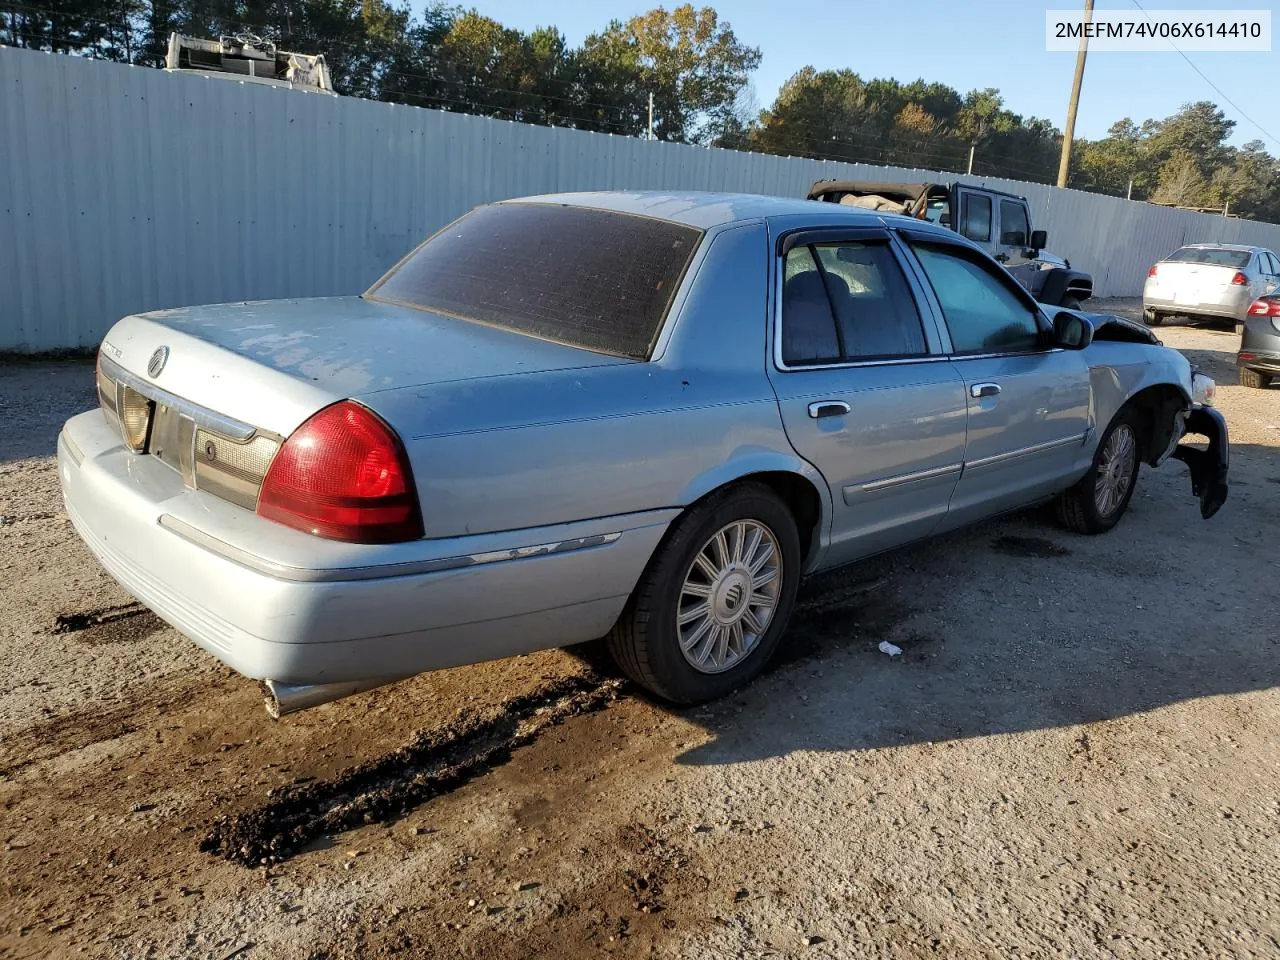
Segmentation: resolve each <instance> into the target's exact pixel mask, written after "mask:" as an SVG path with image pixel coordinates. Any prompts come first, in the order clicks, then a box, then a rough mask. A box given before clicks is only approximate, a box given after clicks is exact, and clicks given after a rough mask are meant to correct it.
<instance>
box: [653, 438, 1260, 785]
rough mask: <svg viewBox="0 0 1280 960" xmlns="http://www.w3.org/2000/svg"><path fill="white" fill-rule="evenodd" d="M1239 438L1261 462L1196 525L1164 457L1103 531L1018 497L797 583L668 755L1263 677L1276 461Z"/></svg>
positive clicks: (1100, 711) (953, 736)
mask: <svg viewBox="0 0 1280 960" xmlns="http://www.w3.org/2000/svg"><path fill="white" fill-rule="evenodd" d="M1239 452H1240V454H1241V459H1244V458H1245V457H1248V456H1250V455H1252V456H1259V455H1262V454H1265V456H1266V458H1267V459H1266V460H1265V461H1263V465H1264V467H1265V468H1269V471H1270V472H1269V473H1268V472H1267V469H1264V470H1263V471H1262V474H1263V475H1261V476H1258V475H1256V474H1257V471H1251V474H1252V475H1251V476H1250V478H1249V479H1247V480H1245V479H1241V480H1240V481H1239V484H1240V485H1239V486H1238V487H1237V488H1236V490H1235V492H1234V502H1232V501H1228V505H1227V507H1226V508H1224V510H1223V512H1222V514H1220V515H1219V517H1218V518H1215V519H1214V520H1211V521H1208V522H1205V521H1203V520H1201V519H1200V517H1199V514H1198V511H1197V510H1195V509H1194V501H1191V500H1190V497H1189V495H1188V494H1189V490H1185V489H1184V485H1185V484H1186V473H1185V469H1184V468H1182V467H1181V465H1179V464H1173V465H1169V466H1167V467H1166V468H1162V470H1161V471H1158V473H1160V474H1166V475H1165V476H1162V477H1161V482H1159V483H1158V484H1152V485H1153V486H1157V487H1158V489H1157V490H1155V491H1150V496H1149V499H1145V500H1135V504H1134V507H1133V508H1132V509H1131V512H1130V515H1129V516H1127V517H1126V518H1125V521H1124V522H1123V523H1122V525H1121V526H1120V527H1119V528H1117V529H1116V530H1115V531H1113V532H1112V533H1110V534H1108V535H1105V536H1102V537H1083V536H1076V535H1073V534H1070V533H1067V532H1065V531H1063V530H1061V529H1059V528H1055V527H1054V526H1053V525H1051V524H1050V523H1048V522H1046V520H1047V518H1046V517H1045V516H1044V511H1034V512H1031V513H1027V514H1022V515H1018V516H1014V517H1010V518H1005V519H1001V520H997V521H993V522H989V523H985V524H982V525H980V526H977V527H974V528H971V529H969V530H967V531H960V532H957V533H954V534H951V535H948V536H945V537H942V538H939V539H937V540H934V541H930V542H926V543H922V544H918V545H915V546H913V547H908V548H905V549H903V550H900V551H897V552H896V553H892V554H888V555H885V556H883V557H880V558H875V559H872V560H869V561H866V562H864V563H861V564H857V565H854V566H851V567H848V568H845V569H842V570H837V571H832V572H830V573H827V574H823V575H821V576H819V577H815V578H813V579H812V580H810V581H809V582H807V583H806V584H805V585H804V586H803V587H802V589H801V596H800V599H799V602H798V606H797V611H796V614H795V616H794V618H793V620H792V625H791V628H790V630H789V631H788V634H787V635H786V636H785V637H784V641H783V647H782V648H781V649H780V652H779V655H778V657H777V658H776V659H775V661H774V663H772V664H771V665H770V667H769V668H768V669H767V671H766V673H765V675H764V676H763V677H761V678H760V679H759V680H757V681H756V682H755V683H753V684H751V685H750V686H748V687H746V688H745V689H743V690H741V691H739V692H738V693H737V694H736V695H734V696H732V697H730V698H727V699H726V700H722V701H720V702H718V703H714V704H710V705H708V706H706V707H702V708H694V709H686V710H678V711H676V712H677V714H678V715H679V716H681V717H682V718H684V719H686V720H688V721H690V722H692V723H694V724H697V725H698V726H700V727H702V728H704V729H705V730H706V731H707V733H708V734H710V735H711V737H712V739H711V741H710V742H708V743H705V744H703V745H701V746H697V747H694V748H692V749H689V750H687V751H685V752H684V753H682V754H681V755H679V756H678V757H677V758H676V762H677V763H678V764H682V765H709V764H728V763H740V762H743V761H750V760H756V759H763V758H768V757H777V756H784V755H787V754H790V753H793V752H796V751H861V750H875V749H882V748H889V747H898V746H904V745H908V744H918V743H930V742H940V741H948V740H957V739H967V738H971V737H991V736H998V735H1001V734H1013V733H1023V732H1027V731H1035V730H1046V729H1051V728H1060V727H1065V726H1074V725H1082V724H1090V723H1094V722H1097V721H1103V720H1110V719H1113V718H1119V717H1125V716H1131V715H1134V714H1140V713H1145V712H1148V711H1153V710H1158V709H1160V708H1161V707H1165V706H1168V705H1171V704H1175V703H1179V702H1182V701H1187V700H1194V699H1197V698H1202V697H1213V696H1219V695H1234V694H1245V693H1248V692H1250V691H1257V690H1265V689H1269V688H1272V687H1276V686H1280V636H1278V635H1277V633H1276V631H1275V628H1274V624H1275V623H1276V621H1277V619H1280V602H1277V601H1276V600H1275V599H1274V594H1273V593H1272V592H1271V591H1270V590H1268V589H1266V581H1267V580H1268V579H1269V578H1270V574H1271V573H1274V572H1275V570H1276V566H1277V564H1276V562H1275V561H1274V560H1273V559H1272V554H1271V551H1270V549H1269V547H1268V546H1267V543H1266V541H1265V539H1264V538H1263V537H1262V536H1261V535H1260V534H1259V533H1258V530H1259V527H1257V526H1255V523H1261V524H1262V525H1263V527H1264V528H1265V526H1267V525H1271V524H1275V523H1277V522H1280V502H1277V501H1280V497H1277V494H1280V489H1277V487H1280V462H1276V459H1275V453H1276V451H1275V450H1274V449H1273V448H1268V447H1243V448H1242V449H1241V450H1240V451H1239ZM1155 473H1157V472H1156V471H1145V472H1144V474H1143V479H1142V481H1140V488H1141V484H1142V483H1150V479H1151V478H1152V477H1153V475H1154V474H1155ZM1167 474H1176V475H1175V476H1168V475H1167ZM1246 491H1248V492H1247V493H1246ZM1273 491H1274V492H1273ZM1175 497H1178V498H1182V499H1181V501H1180V502H1179V504H1178V508H1177V509H1176V510H1171V509H1170V507H1171V501H1172V500H1173V499H1174V498H1175ZM1188 501H1190V502H1189V503H1188ZM1273 502H1274V505H1272V503H1273ZM1171 512H1172V513H1174V514H1176V517H1177V519H1176V520H1174V521H1173V522H1170V521H1169V520H1168V519H1167V515H1168V514H1169V513H1171ZM1162 514H1164V515H1166V519H1165V520H1164V521H1163V522H1160V516H1161V515H1162ZM1155 523H1159V527H1158V529H1155V528H1153V525H1154V524H1155ZM1269 572H1270V573H1269ZM885 639H887V640H889V641H890V642H892V643H893V644H896V645H897V646H899V647H900V648H901V649H902V654H901V655H900V656H895V657H890V656H888V655H886V654H885V653H882V652H881V651H880V650H879V643H880V641H881V640H885ZM662 708H663V709H671V708H669V707H665V706H664V707H662ZM995 748H996V749H998V747H995Z"/></svg>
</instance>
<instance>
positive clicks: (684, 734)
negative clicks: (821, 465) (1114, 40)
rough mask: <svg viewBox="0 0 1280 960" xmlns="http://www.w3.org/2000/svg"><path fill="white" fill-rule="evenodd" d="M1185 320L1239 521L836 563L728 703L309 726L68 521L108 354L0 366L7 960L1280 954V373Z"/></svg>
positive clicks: (1007, 533)
mask: <svg viewBox="0 0 1280 960" xmlns="http://www.w3.org/2000/svg"><path fill="white" fill-rule="evenodd" d="M1110 306H1111V307H1113V308H1115V307H1116V306H1117V305H1116V304H1111V305H1110ZM1118 306H1119V307H1121V308H1123V309H1124V310H1126V311H1132V307H1133V305H1132V303H1124V304H1119V305H1118ZM1160 335H1161V336H1162V337H1163V338H1164V339H1165V341H1166V342H1167V343H1168V344H1170V345H1171V346H1174V347H1177V348H1179V349H1181V350H1184V351H1185V352H1186V353H1187V354H1188V355H1189V356H1190V357H1191V358H1192V359H1193V361H1194V362H1196V363H1198V364H1200V365H1201V367H1202V368H1203V369H1204V370H1205V372H1207V373H1209V374H1210V375H1211V376H1214V377H1215V378H1216V379H1217V381H1218V383H1219V385H1220V386H1219V391H1218V405H1219V407H1220V408H1221V409H1222V410H1223V412H1224V413H1225V414H1226V416H1227V419H1228V421H1229V423H1230V427H1231V430H1232V440H1233V443H1234V446H1233V452H1232V457H1233V460H1232V467H1231V470H1232V477H1231V497H1230V499H1229V500H1228V502H1227V505H1226V507H1225V508H1224V509H1223V510H1222V512H1221V514H1220V515H1219V516H1218V517H1216V518H1215V519H1213V520H1211V521H1209V522H1204V521H1202V520H1201V519H1200V517H1199V513H1198V510H1197V505H1196V502H1195V500H1194V499H1193V498H1192V497H1191V495H1190V484H1189V481H1188V479H1187V472H1186V467H1185V466H1184V465H1182V464H1180V463H1177V462H1170V463H1169V464H1167V465H1165V466H1164V467H1163V468H1161V469H1160V470H1150V469H1144V471H1143V474H1142V476H1141V479H1140V480H1139V486H1138V491H1137V494H1136V495H1135V497H1134V500H1133V504H1132V507H1131V509H1130V512H1129V514H1128V516H1127V517H1126V518H1125V520H1124V521H1123V522H1122V524H1121V525H1120V526H1119V527H1118V528H1117V529H1116V530H1115V531H1113V532H1112V533H1111V534H1109V535H1106V536H1102V537H1095V538H1087V537H1078V536H1073V535H1070V534H1067V533H1065V532H1063V531H1062V530H1060V529H1058V528H1055V527H1054V526H1052V525H1051V524H1048V523H1047V522H1045V521H1044V519H1043V518H1042V516H1040V515H1039V514H1028V515H1022V516H1017V517H1012V518H1006V519H1002V520H999V521H996V522H992V523H988V524H985V525H983V526H980V527H976V528H973V529H970V530H967V531H964V532H961V533H958V534H955V535H952V536H948V537H946V538H944V539H942V540H938V541H933V542H930V543H927V544H923V545H919V546H916V547H912V548H908V549H905V550H902V551H898V552H896V553H893V554H891V555H887V556H884V557H881V558H878V559H876V560H873V561H870V562H867V563H863V564H861V565H858V566H854V567H852V568H849V569H846V570H842V571H838V572H835V573H832V574H828V575H824V576H822V577H820V578H817V579H815V580H813V581H812V582H810V583H808V584H807V585H806V586H805V587H804V588H803V590H802V595H801V604H800V608H799V609H798V611H797V616H796V619H795V621H794V624H793V627H792V630H791V632H790V634H789V635H788V637H787V640H786V641H785V648H784V650H783V653H782V655H781V656H780V658H779V662H778V663H776V664H775V665H774V666H773V667H772V669H771V670H770V671H769V673H768V674H767V675H766V676H765V677H763V678H762V679H761V680H759V681H758V682H756V683H755V684H753V685H752V686H750V687H749V688H747V689H745V690H743V691H741V692H740V693H739V694H738V695H736V696H734V697H731V698H730V699H728V700H725V701H722V702H720V703H717V704H714V705H712V706H710V707H706V708H701V709H696V710H673V709H670V708H668V707H665V706H663V705H660V704H657V703H655V702H653V701H651V700H649V699H647V698H645V697H644V696H642V695H641V694H639V693H638V692H637V691H636V690H635V689H634V688H633V687H631V686H629V685H627V684H625V683H622V682H621V681H619V680H618V679H617V678H616V675H615V674H613V673H612V672H611V670H610V668H609V666H608V664H607V661H604V660H602V659H601V657H600V655H599V651H597V650H595V649H593V648H591V647H588V648H585V649H581V650H578V651H574V652H565V651H552V652H547V653H543V654H538V655H534V656H528V657H523V658H519V659H514V660H508V661H503V662H499V663H494V664H487V665H482V666H476V667H468V668H462V669H457V670H451V671H447V672H443V673H439V674H434V675H428V676H423V677H419V678H417V679H414V680H411V681H407V682H404V683H401V684H398V685H396V686H394V687H390V688H385V689H382V690H379V691H376V692H373V693H370V694H367V695H364V696H360V697H356V698H353V699H350V700H347V701H344V702H340V703H336V704H330V705H326V706H324V707H320V708H318V709H315V710H312V711H308V712H304V713H302V714H298V715H294V716H289V717H286V718H285V719H284V720H281V721H276V722H273V721H271V720H269V718H268V717H267V716H266V713H265V712H264V711H263V709H262V703H261V699H260V695H259V692H258V690H257V689H256V687H255V685H254V684H252V683H250V682H247V681H244V680H242V679H240V678H238V677H236V676H235V675H233V674H231V673H230V672H229V671H228V670H226V669H224V668H223V667H221V666H220V665H219V664H217V662H216V661H214V660H213V659H212V658H210V657H209V656H207V655H205V654H204V653H202V652H200V651H198V650H197V648H196V647H195V646H194V645H193V644H191V643H190V642H189V641H187V640H185V639H184V638H183V637H182V636H180V635H179V634H177V633H176V632H174V631H173V630H172V629H170V628H168V627H167V626H165V625H164V624H163V623H161V622H160V621H159V620H157V619H156V618H155V617H153V616H152V615H151V614H150V613H148V612H147V611H145V610H144V609H142V608H140V607H138V606H137V605H135V604H134V603H133V602H132V600H131V598H130V597H129V596H128V595H126V594H125V593H124V591H122V590H121V589H120V588H119V587H117V586H116V585H115V584H114V583H113V582H112V581H111V580H110V579H109V578H108V577H107V575H106V574H105V573H103V572H102V571H101V570H100V569H99V567H98V565H97V563H96V562H95V561H94V560H93V558H92V557H91V556H90V554H89V553H88V551H87V550H86V549H85V548H84V547H83V546H81V544H80V542H79V540H78V539H77V538H76V536H75V535H74V532H73V531H72V529H71V526H70V524H69V523H68V521H67V519H66V517H65V515H64V514H63V512H62V505H61V502H60V499H59V493H58V484H57V477H56V472H55V467H54V460H53V456H52V455H53V451H54V441H55V437H56V433H57V429H58V427H59V425H60V424H61V422H62V420H63V419H65V418H66V417H67V416H68V415H70V414H72V413H74V412H76V411H78V410H80V409H84V408H87V407H89V406H91V405H92V404H93V402H94V396H93V391H92V385H91V383H92V373H91V368H90V367H89V366H88V365H86V364H72V363H67V364H10V365H6V366H0V571H2V573H0V577H2V579H0V583H3V591H2V593H0V842H2V843H3V850H2V851H0V956H3V957H14V958H17V957H79V956H92V957H112V958H116V957H120V958H126V957H127V958H135V957H136V958H143V957H166V958H167V957H183V958H186V957H198V958H213V960H229V958H232V957H244V958H255V957H261V958H314V960H320V958H333V960H336V958H348V957H352V958H353V957H385V956H393V955H394V956H404V957H442V958H443V957H448V958H452V957H483V958H485V960H502V958H517V957H520V958H523V957H542V956H548V957H560V958H577V957H596V956H617V957H696V958H701V957H750V958H755V957H806V958H808V957H813V958H818V957H895V958H912V957H965V958H968V957H1009V956H1020V957H1112V956H1114V957H1197V958H1201V957H1277V956H1280V840H1278V839H1277V837H1278V836H1280V742H1278V738H1277V733H1278V732H1280V690H1278V688H1277V685H1278V684H1280V640H1278V639H1277V638H1278V636H1280V634H1278V633H1277V623H1278V622H1280V602H1277V599H1276V597H1277V590H1276V584H1277V580H1278V574H1280V569H1278V561H1277V553H1276V551H1275V548H1274V544H1273V543H1272V542H1271V540H1270V537H1269V536H1268V533H1267V531H1268V530H1275V529H1278V528H1280V487H1278V486H1277V485H1278V484H1280V390H1276V389H1273V390H1269V391H1246V390H1244V389H1242V388H1240V387H1238V386H1235V369H1234V364H1233V359H1234V351H1235V347H1236V343H1237V341H1236V339H1235V337H1234V336H1233V335H1232V334H1230V333H1224V332H1218V331H1213V330H1206V329H1196V328H1189V327H1179V326H1168V325H1167V326H1165V327H1162V328H1161V330H1160ZM885 639H888V640H890V641H892V642H893V643H896V644H898V645H899V646H901V647H902V648H903V650H904V651H905V652H904V654H903V656H902V657H900V658H898V659H893V660H891V659H889V658H888V657H886V656H885V655H884V654H882V653H880V652H879V651H878V650H877V644H878V643H879V642H880V641H881V640H885Z"/></svg>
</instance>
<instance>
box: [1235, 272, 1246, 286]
mask: <svg viewBox="0 0 1280 960" xmlns="http://www.w3.org/2000/svg"><path fill="white" fill-rule="evenodd" d="M1231 282H1232V283H1233V284H1235V286H1237V287H1247V286H1248V285H1249V278H1248V277H1246V276H1245V275H1244V274H1243V273H1241V272H1240V271H1239V270H1237V271H1236V275H1235V276H1234V277H1232V278H1231Z"/></svg>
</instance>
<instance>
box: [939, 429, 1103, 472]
mask: <svg viewBox="0 0 1280 960" xmlns="http://www.w3.org/2000/svg"><path fill="white" fill-rule="evenodd" d="M1088 436H1089V434H1088V432H1087V431H1086V432H1085V433H1076V434H1072V435H1071V436H1069V437H1062V438H1061V439H1058V440H1047V441H1045V442H1044V443H1033V444H1032V445H1031V446H1029V447H1019V448H1018V449H1017V450H1006V451H1005V452H1004V453H996V454H993V455H992V456H989V457H982V458H981V459H979V460H966V461H965V462H964V469H965V470H966V471H967V470H970V469H978V468H981V467H989V466H992V465H994V464H997V463H1004V462H1005V461H1006V460H1016V459H1018V458H1019V457H1028V456H1032V455H1033V454H1037V453H1047V452H1048V451H1050V450H1056V449H1057V448H1058V447H1068V446H1071V445H1073V444H1074V445H1076V446H1080V447H1083V446H1084V443H1085V440H1086V439H1088Z"/></svg>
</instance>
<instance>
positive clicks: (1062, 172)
mask: <svg viewBox="0 0 1280 960" xmlns="http://www.w3.org/2000/svg"><path fill="white" fill-rule="evenodd" d="M1092 22H1093V0H1084V26H1085V29H1084V30H1083V31H1081V33H1080V52H1079V53H1077V54H1076V75H1075V78H1074V79H1073V80H1072V81H1071V102H1070V103H1068V104H1067V127H1066V129H1065V130H1063V131H1062V160H1061V161H1060V162H1059V163H1058V186H1060V187H1065V186H1066V185H1067V170H1068V169H1069V168H1070V167H1071V141H1072V139H1073V138H1074V137H1075V135H1076V108H1077V107H1078V106H1080V83H1081V81H1082V80H1084V58H1085V54H1087V53H1088V52H1089V34H1088V29H1089V24H1090V23H1092Z"/></svg>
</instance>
